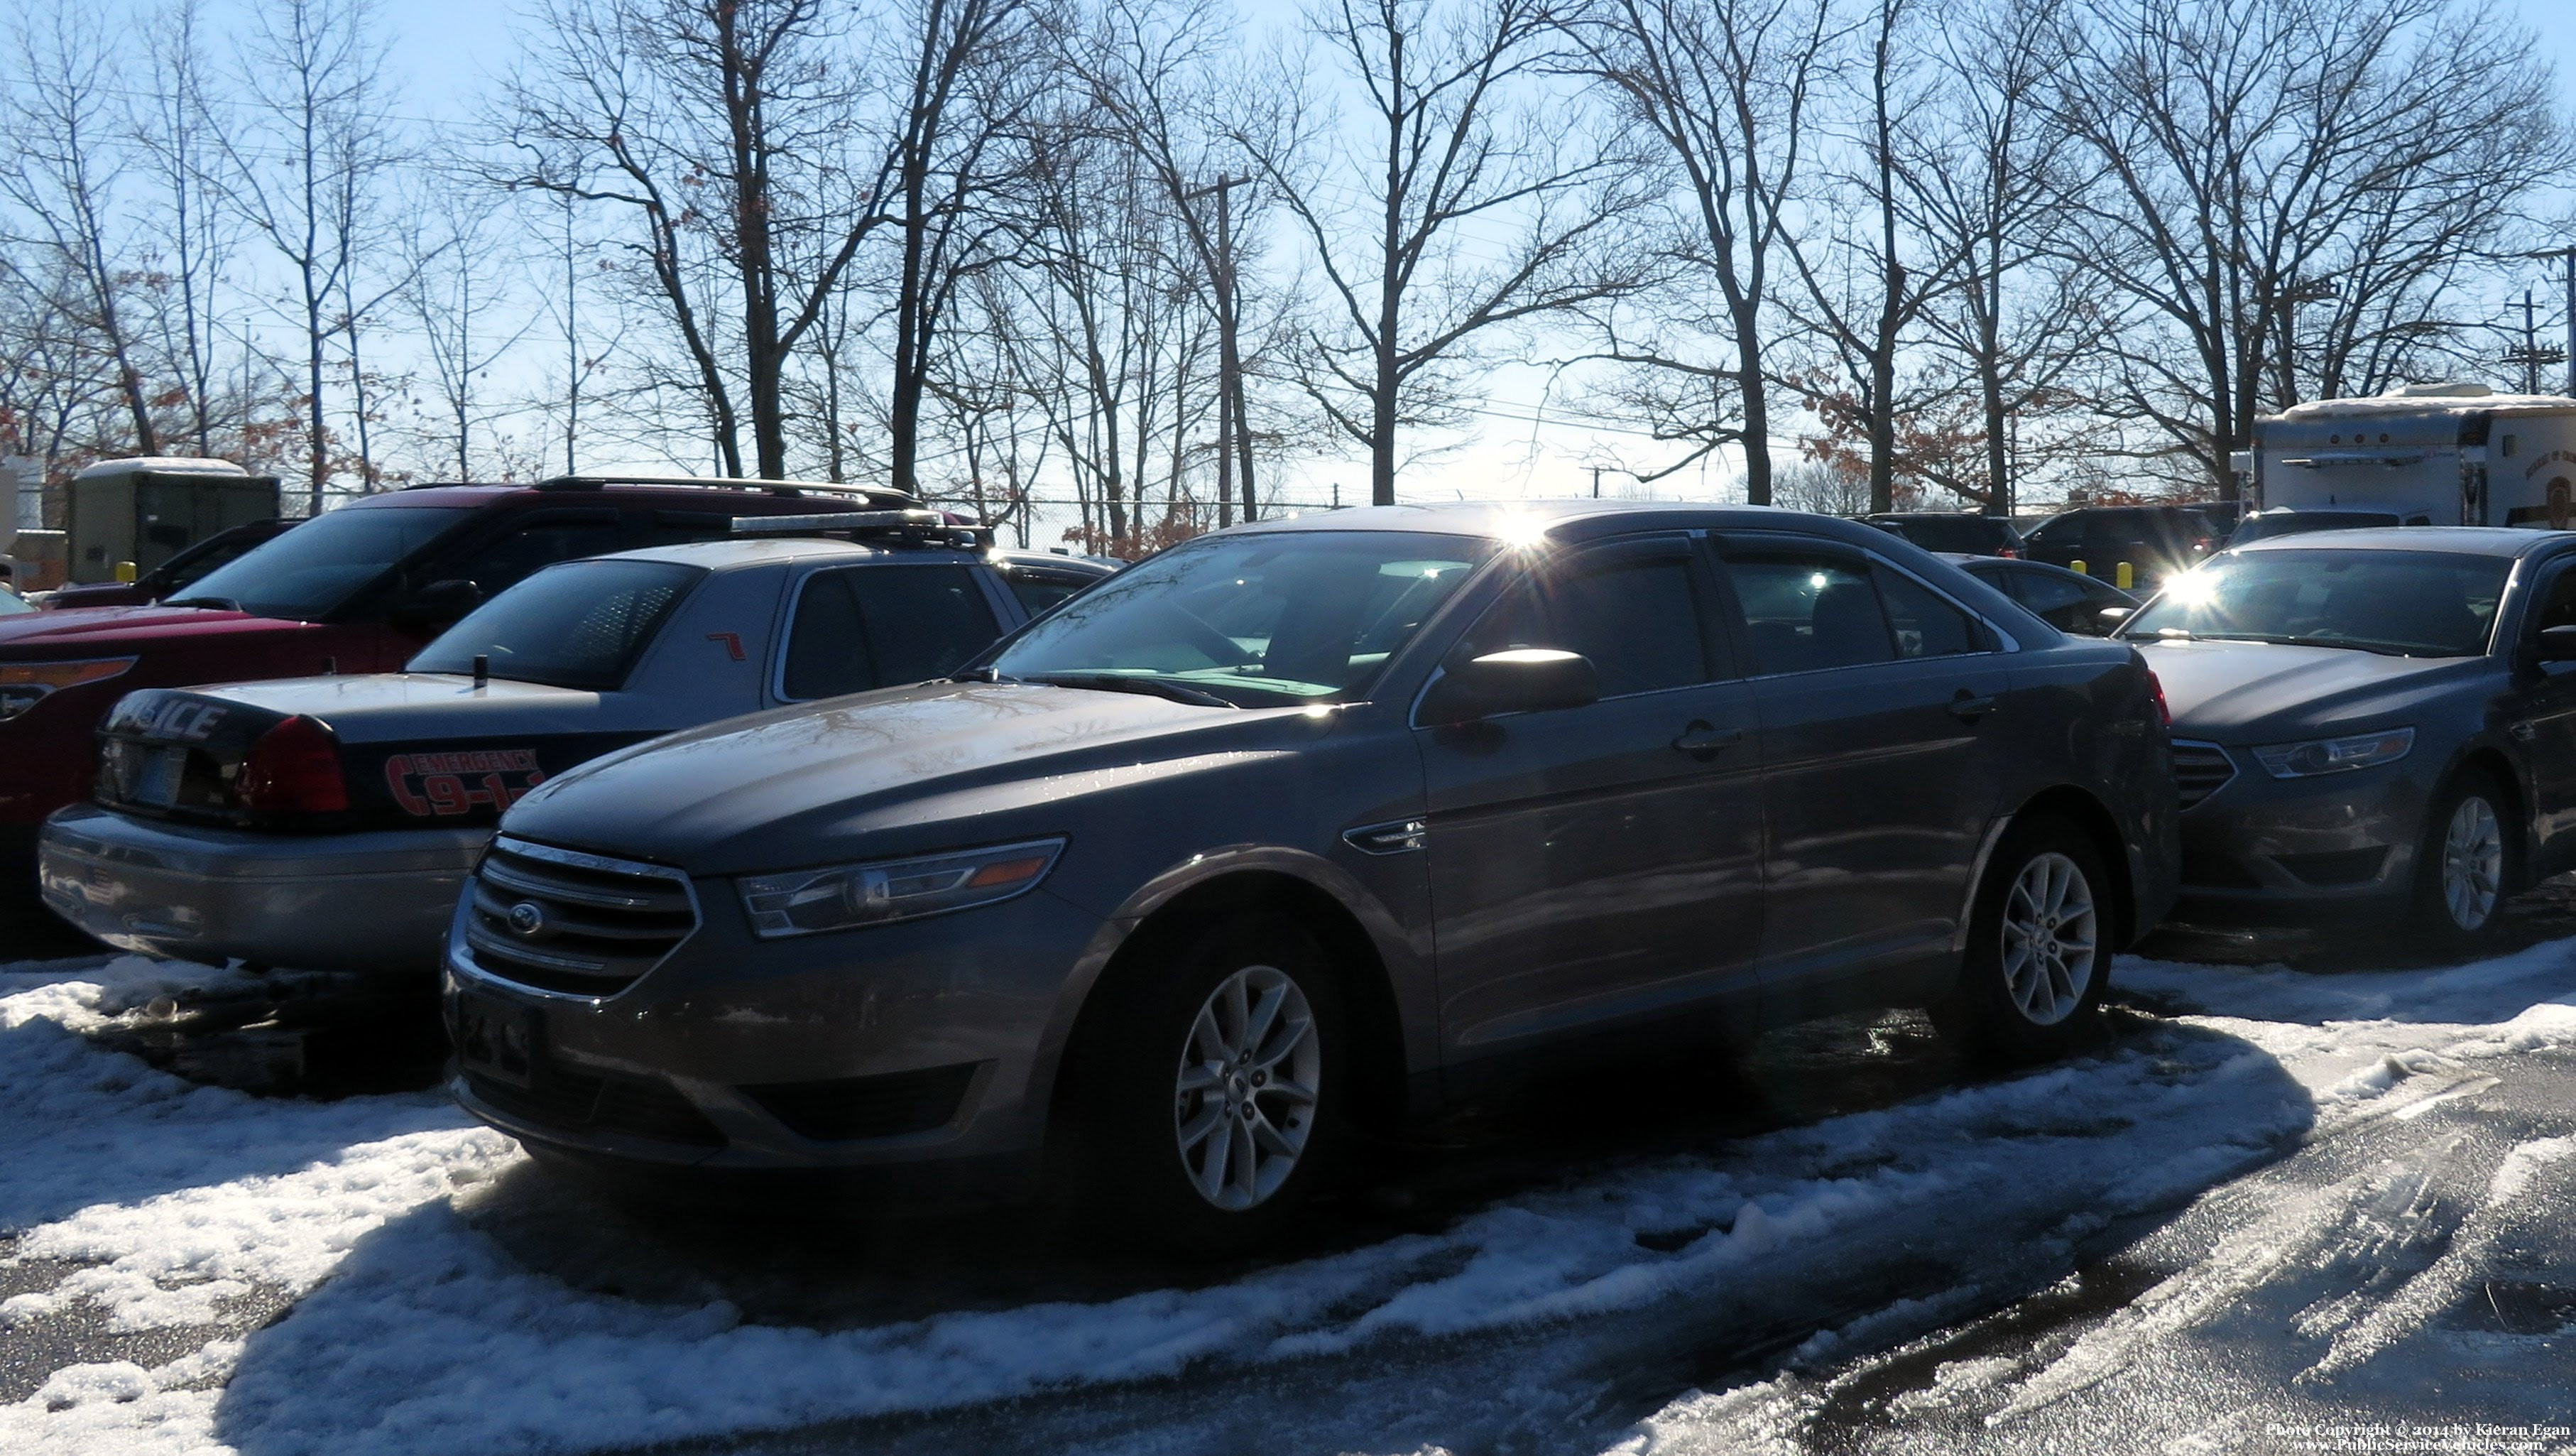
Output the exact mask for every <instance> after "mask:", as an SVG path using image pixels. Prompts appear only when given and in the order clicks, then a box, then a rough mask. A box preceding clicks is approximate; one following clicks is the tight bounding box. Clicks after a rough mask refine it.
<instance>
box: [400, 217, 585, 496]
mask: <svg viewBox="0 0 2576 1456" xmlns="http://www.w3.org/2000/svg"><path fill="white" fill-rule="evenodd" d="M401 237H402V249H403V257H402V260H401V263H402V292H401V295H400V301H401V304H402V309H403V312H404V313H405V314H406V315H408V318H407V319H406V322H407V323H408V324H409V326H410V332H411V334H412V337H413V339H414V340H415V341H416V342H417V344H418V346H419V349H420V352H421V356H422V360H423V362H424V363H425V364H426V365H427V368H428V374H429V379H430V383H431V386H432V388H433V389H434V391H435V392H436V396H437V398H436V404H437V407H438V419H439V424H440V428H439V429H438V430H437V431H435V432H434V433H433V436H432V437H433V438H435V439H437V441H438V452H437V453H438V456H439V457H443V460H444V461H447V462H453V463H454V465H455V468H456V475H455V478H456V479H458V480H472V479H475V478H476V471H475V461H476V458H477V455H476V444H475V431H476V429H477V427H478V426H483V425H486V424H487V423H488V422H489V420H490V419H491V417H492V415H493V413H494V410H493V408H492V407H491V406H490V405H489V404H488V403H487V401H486V398H485V393H484V382H485V380H486V379H488V378H489V376H490V374H491V371H492V369H493V368H494V366H496V365H498V364H499V363H500V362H501V361H502V360H503V359H504V358H506V357H507V356H508V355H509V354H510V353H511V351H512V350H514V349H516V348H517V347H518V345H519V342H520V341H521V340H523V339H525V338H527V337H528V336H529V335H530V334H532V333H534V332H535V331H536V328H537V325H538V323H539V322H540V321H541V317H542V316H541V315H540V314H538V313H535V312H533V311H530V310H528V309H525V308H519V307H515V306H514V305H515V304H516V302H517V299H516V298H515V295H516V294H517V292H518V289H517V288H516V287H515V286H514V284H515V280H517V279H518V278H520V277H521V276H523V275H524V273H525V271H526V270H525V267H524V262H525V259H524V255H522V254H520V253H519V252H518V250H516V249H514V248H512V247H511V246H510V244H509V242H508V240H507V238H506V236H505V230H504V228H503V227H502V226H501V214H500V210H499V206H498V199H496V198H495V197H493V196H492V195H491V194H490V193H488V192H483V191H479V190H475V191H469V190H466V189H465V188H463V187H461V186H449V187H446V188H442V189H440V190H439V192H438V193H437V194H435V195H434V196H433V197H431V198H430V199H428V201H427V203H426V205H424V206H422V207H421V208H419V209H417V210H415V211H414V212H413V213H412V214H411V215H410V216H409V217H408V218H407V219H406V220H405V223H404V226H403V227H402V229H401ZM574 384H575V387H578V381H577V380H576V381H574Z"/></svg>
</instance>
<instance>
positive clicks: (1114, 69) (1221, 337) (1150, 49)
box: [1084, 0, 1264, 526]
mask: <svg viewBox="0 0 2576 1456" xmlns="http://www.w3.org/2000/svg"><path fill="white" fill-rule="evenodd" d="M1230 20H1231V17H1230V16H1229V15H1228V14H1227V13H1226V12H1225V11H1223V10H1221V9H1219V8H1218V7H1217V6H1216V5H1215V4H1213V3H1211V0H1108V3H1107V4H1105V5H1104V6H1103V7H1102V15H1101V18H1100V32H1101V34H1100V35H1099V38H1098V40H1097V41H1096V43H1095V44H1094V45H1093V46H1091V47H1089V48H1087V49H1086V51H1085V52H1084V58H1085V59H1086V60H1087V61H1088V62H1089V64H1088V65H1087V66H1086V70H1087V71H1088V72H1089V73H1090V79H1091V83H1092V88H1093V91H1094V94H1095V95H1096V97H1097V98H1098V100H1099V104H1100V106H1101V107H1102V109H1103V110H1104V111H1105V112H1106V113H1107V115H1108V117H1109V118H1110V120H1111V122H1112V123H1113V124H1114V125H1115V126H1116V127H1117V129H1118V133H1119V136H1120V138H1121V139H1122V140H1123V141H1124V142H1125V143H1126V144H1127V145H1129V146H1132V147H1134V148H1135V149H1136V150H1137V152H1138V153H1139V154H1140V155H1141V156H1142V157H1143V158H1144V160H1145V164H1146V165H1147V166H1148V167H1149V168H1151V169H1152V172H1153V175H1154V180H1155V182H1156V184H1157V185H1158V186H1159V187H1160V189H1161V191H1162V195H1163V200H1164V203H1165V205H1166V206H1168V207H1169V208H1170V209H1171V210H1172V212H1173V214H1174V216H1175V217H1177V218H1178V219H1179V222H1180V234H1181V237H1182V239H1183V240H1184V241H1185V242H1186V243H1187V244H1188V246H1189V249H1190V252H1191V253H1192V255H1193V256H1194V257H1195V258H1196V260H1197V264H1198V267H1197V274H1198V276H1199V277H1201V278H1204V279H1205V280H1206V284H1207V286H1206V287H1205V288H1204V289H1202V290H1201V297H1202V300H1203V302H1204V303H1205V305H1206V307H1207V309H1208V312H1209V315H1210V318H1211V321H1212V322H1213V324H1214V326H1215V328H1216V330H1217V336H1218V354H1219V359H1218V366H1217V368H1218V374H1217V380H1216V388H1217V391H1218V399H1217V403H1218V410H1217V439H1216V447H1217V457H1216V464H1217V486H1216V496H1217V524H1218V525H1219V526H1226V525H1231V524H1233V520H1234V502H1235V490H1236V488H1237V485H1238V482H1239V485H1240V489H1241V492H1242V495H1241V499H1242V504H1243V518H1244V519H1245V520H1247V521H1249V520H1253V519H1256V518H1257V517H1258V516H1259V514H1260V506H1259V496H1258V493H1257V492H1256V491H1255V489H1254V485H1253V459H1254V452H1253V444H1252V430H1251V427H1250V422H1249V418H1248V416H1249V410H1248V407H1247V404H1246V394H1245V388H1244V380H1245V377H1246V374H1247V372H1248V367H1247V363H1246V360H1245V358H1244V352H1243V347H1242V339H1243V335H1244V332H1245V329H1244V313H1245V303H1244V296H1243V278H1244V274H1245V268H1244V264H1245V263H1246V262H1247V261H1249V259H1250V257H1251V256H1252V255H1253V253H1254V252H1255V247H1254V245H1253V240H1254V239H1256V238H1257V237H1258V236H1259V232H1260V229H1261V227H1262V224H1263V221H1264V219H1263V215H1262V212H1261V211H1260V210H1259V209H1257V208H1256V207H1254V206H1250V205H1248V204H1250V203H1252V202H1253V200H1254V199H1256V198H1258V197H1259V195H1260V194H1258V193H1257V192H1253V191H1252V189H1251V188H1250V186H1249V184H1250V183H1251V181H1252V178H1251V177H1250V176H1249V175H1248V173H1249V170H1250V167H1251V159H1250V158H1249V157H1247V156H1245V155H1244V154H1243V151H1242V149H1241V148H1240V147H1239V146H1237V145H1235V144H1234V140H1233V138H1231V137H1229V136H1228V135H1227V133H1226V119H1225V116H1224V110H1225V107H1226V105H1227V101H1228V99H1229V98H1230V97H1231V96H1233V95H1234V94H1235V90H1234V88H1232V87H1230V86H1228V85H1226V84H1225V83H1224V81H1223V80H1222V79H1220V78H1221V76H1223V74H1224V73H1225V72H1227V71H1229V70H1232V69H1235V68H1239V67H1240V66H1241V64H1242V56H1241V54H1240V52H1239V51H1238V50H1236V49H1235V47H1234V46H1233V44H1232V43H1231V37H1230V35H1229V34H1228V28H1229V22H1230ZM1238 190H1241V191H1244V192H1246V193H1247V194H1248V195H1247V197H1246V198H1245V199H1244V201H1243V202H1237V201H1236V200H1235V196H1234V194H1235V193H1236V192H1237V191H1238Z"/></svg>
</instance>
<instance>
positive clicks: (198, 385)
mask: <svg viewBox="0 0 2576 1456" xmlns="http://www.w3.org/2000/svg"><path fill="white" fill-rule="evenodd" d="M200 22H201V12H200V9H199V6H198V3H197V0H172V3H171V4H170V5H169V6H168V7H167V8H166V9H165V10H163V11H162V12H161V13H160V15H159V16H158V17H156V20H155V35H154V39H153V44H152V60H151V73H150V79H151V86H150V89H149V91H148V92H147V93H146V94H145V95H144V96H143V97H142V98H141V101H140V104H139V105H138V106H137V107H136V108H135V111H136V117H135V128H134V129H135V134H136V136H137V137H138V138H139V139H140V141H141V144H142V150H143V154H144V157H145V159H146V161H147V163H148V167H149V172H150V178H151V183H152V189H153V193H154V196H153V199H152V204H151V206H150V207H149V208H148V209H146V210H145V211H144V213H143V217H142V219H141V221H142V224H143V226H144V227H145V229H146V236H147V237H149V238H150V239H151V245H152V248H153V251H154V253H155V257H154V259H153V267H152V269H151V277H152V280H153V283H154V285H155V287H156V290H157V291H158V292H159V293H160V295H161V297H160V298H159V299H158V300H157V305H158V306H157V307H156V308H155V310H154V313H155V317H156V322H157V327H156V329H155V332H156V333H157V335H158V336H159V344H160V350H159V352H160V354H161V355H162V358H163V361H164V364H163V367H164V368H165V369H168V370H170V371H171V372H173V373H174V374H175V375H176V377H177V379H178V381H179V384H180V387H181V389H182V391H183V392H184V394H185V396H186V401H185V402H186V409H187V418H186V421H185V425H184V428H185V429H186V431H187V433H188V435H189V437H190V441H191V443H192V444H193V445H194V446H195V448H196V451H197V453H198V454H200V455H212V454H214V453H215V429H216V423H217V418H218V406H217V404H216V392H217V385H218V383H219V376H220V374H221V366H220V365H219V364H218V363H217V361H216V358H215V351H216V348H217V345H218V343H219V338H220V336H219V327H220V325H219V323H218V318H219V314H218V311H217V302H216V300H217V296H218V294H219V292H221V291H222V290H223V288H224V285H225V281H226V274H227V271H228V268H229V265H230V263H231V253H232V244H233V240H234V239H233V225H232V219H231V218H229V217H228V216H227V215H226V209H225V207H224V198H223V195H222V191H221V189H220V185H219V184H218V182H217V181H216V175H217V172H218V170H219V164H220V161H221V156H222V153H221V151H220V148H219V147H218V145H217V143H216V141H215V136H216V133H217V131H218V130H219V127H218V124H217V122H216V120H215V109H214V105H213V100H212V97H211V95H210V92H209V82H210V78H209V76H208V75H207V66H206V58H205V55H204V52H203V50H202V48H201V45H200V37H199V29H200Z"/></svg>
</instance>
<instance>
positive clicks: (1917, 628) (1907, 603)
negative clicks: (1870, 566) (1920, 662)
mask: <svg viewBox="0 0 2576 1456" xmlns="http://www.w3.org/2000/svg"><path fill="white" fill-rule="evenodd" d="M1873 575H1875V576H1877V578H1878V589H1879V592H1880V593H1881V594H1882V595H1883V596H1884V597H1885V598H1886V601H1887V619H1888V623H1889V625H1891V626H1893V627H1894V628H1895V629H1896V654H1897V656H1899V657H1955V656H1957V655H1959V654H1960V653H1963V652H1983V651H1984V650H1985V641H1984V634H1983V633H1981V632H1979V631H1978V630H1977V624H1976V623H1975V622H1974V621H1973V620H1971V619H1970V618H1969V616H1968V614H1967V613H1965V612H1962V611H1960V610H1959V609H1958V608H1957V607H1954V606H1952V605H1950V604H1949V603H1948V602H1945V601H1943V600H1942V599H1941V598H1940V597H1938V596H1936V595H1934V594H1933V593H1932V592H1931V591H1930V590H1928V589H1927V588H1925V587H1924V586H1923V585H1922V584H1921V583H1919V582H1917V581H1915V580H1914V579H1913V578H1912V577H1910V576H1905V575H1903V574H1901V573H1898V572H1894V571H1889V570H1887V569H1886V568H1884V567H1881V568H1879V569H1878V570H1877V571H1876V572H1874V573H1873Z"/></svg>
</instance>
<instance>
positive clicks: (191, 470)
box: [63, 456, 278, 585]
mask: <svg viewBox="0 0 2576 1456" xmlns="http://www.w3.org/2000/svg"><path fill="white" fill-rule="evenodd" d="M277 507H278V493H277V477H276V476H273V475H252V474H250V473H249V472H248V471H245V470H243V469H242V468H241V467H240V466H238V465H235V464H233V463H232V462H231V461H229V460H196V459H186V458H177V457H168V456H162V457H147V458H144V459H139V460H107V461H101V462H100V463H98V464H96V465H93V466H90V467H89V468H88V469H86V470H83V471H82V472H81V473H80V474H78V475H75V476H73V477H72V483H71V488H70V489H69V490H68V491H67V492H65V499H64V508H63V529H64V532H65V534H66V535H67V536H68V537H69V538H70V555H71V561H70V563H69V566H70V572H71V579H72V580H73V581H74V582H77V583H80V584H82V585H89V584H91V583H95V582H104V581H115V580H118V579H119V578H118V572H117V568H118V566H119V564H120V563H123V562H129V561H130V562H132V563H134V569H135V570H136V571H138V572H143V571H150V570H151V569H152V568H154V567H156V566H159V565H160V564H161V563H162V562H164V561H167V560H169V559H170V558H171V557H172V556H173V555H175V554H177V553H178V552H180V551H182V550H184V549H186V548H187V547H190V546H193V545H195V544H197V543H198V542H200V541H203V540H205V539H206V538H207V537H209V536H211V535H213V534H215V533H216V532H218V531H228V530H231V529H232V528H233V527H235V526H244V525H248V524H250V523H251V522H253V521H265V520H270V519H273V518H275V516H276V515H277Z"/></svg>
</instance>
